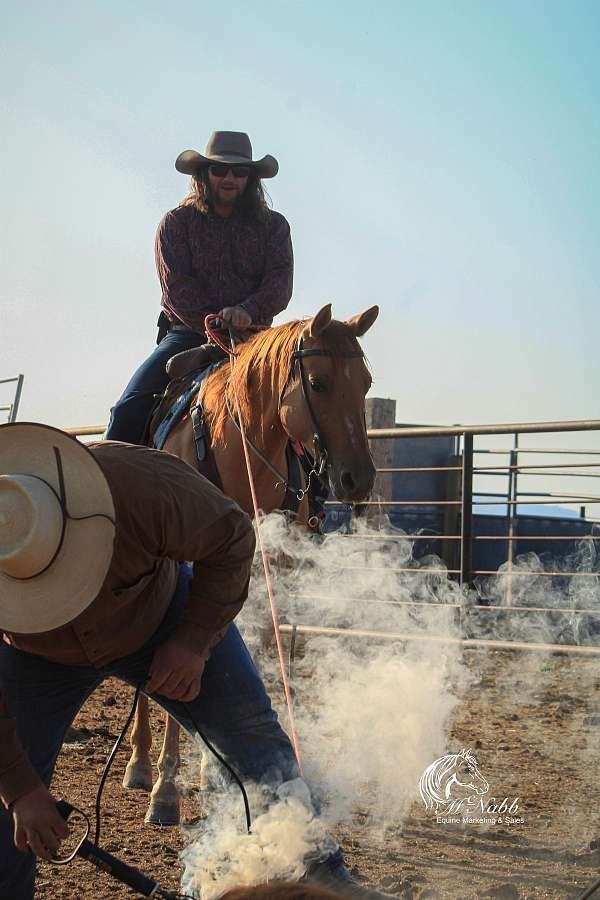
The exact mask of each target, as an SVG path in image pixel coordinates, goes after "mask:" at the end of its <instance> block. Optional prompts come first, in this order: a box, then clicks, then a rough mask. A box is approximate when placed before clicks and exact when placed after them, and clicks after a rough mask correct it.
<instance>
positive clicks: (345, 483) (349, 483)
mask: <svg viewBox="0 0 600 900" xmlns="http://www.w3.org/2000/svg"><path fill="white" fill-rule="evenodd" d="M340 480H341V482H342V487H343V488H344V490H345V491H353V490H354V488H355V487H356V484H355V481H354V478H353V477H352V472H348V471H346V472H342V475H341V479H340Z"/></svg>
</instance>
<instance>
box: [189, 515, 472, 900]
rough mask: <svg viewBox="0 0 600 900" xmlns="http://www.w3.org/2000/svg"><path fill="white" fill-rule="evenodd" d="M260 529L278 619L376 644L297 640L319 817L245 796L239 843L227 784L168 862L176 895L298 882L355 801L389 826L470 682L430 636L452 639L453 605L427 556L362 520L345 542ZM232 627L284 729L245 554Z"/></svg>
mask: <svg viewBox="0 0 600 900" xmlns="http://www.w3.org/2000/svg"><path fill="white" fill-rule="evenodd" d="M261 529H262V535H263V542H264V543H265V544H266V546H267V548H268V551H269V554H270V557H271V559H274V560H275V564H274V565H273V567H272V573H273V579H274V591H275V597H276V603H277V607H278V610H279V614H280V620H281V622H282V623H288V624H298V625H300V624H301V625H304V626H313V627H315V626H316V627H323V626H326V627H329V628H332V627H333V628H342V629H345V630H347V631H356V630H358V631H360V630H361V629H362V630H369V631H376V632H380V633H381V635H382V636H381V637H377V638H376V637H365V636H355V637H352V636H324V635H322V634H299V635H298V639H297V659H296V661H295V665H294V675H293V678H292V686H293V689H294V691H295V698H296V700H295V709H294V715H295V719H296V723H297V727H298V733H299V739H300V750H301V762H302V766H303V773H304V777H305V778H306V780H307V781H308V783H309V784H310V787H311V790H312V791H313V793H314V794H315V795H316V796H318V797H319V798H323V803H322V811H321V816H320V818H319V819H317V818H315V817H314V816H312V815H311V814H310V812H309V811H307V806H306V804H305V803H303V802H301V800H299V799H298V790H297V785H296V786H295V788H294V790H293V791H291V794H285V795H282V796H280V798H279V799H278V801H277V802H276V803H275V804H274V805H272V806H271V807H270V808H269V809H268V810H265V809H263V808H262V806H261V803H260V802H257V798H259V797H260V796H261V794H260V790H259V789H257V790H255V791H253V798H254V804H255V805H254V808H253V809H252V812H253V828H252V835H251V836H250V837H249V836H245V835H244V829H243V827H242V826H243V822H240V810H241V799H240V796H239V791H237V788H234V787H233V788H231V790H228V791H227V793H226V794H225V796H224V795H223V792H222V791H221V792H220V794H219V795H218V796H213V797H212V799H211V804H213V806H214V808H213V809H212V810H211V815H210V816H209V819H208V820H207V823H203V824H202V825H201V826H199V827H198V829H197V830H196V832H195V833H193V834H192V835H190V836H189V837H190V843H189V844H188V846H187V848H186V850H185V852H184V854H183V856H182V859H183V861H184V863H185V873H184V882H183V884H184V887H185V889H186V891H187V892H188V893H190V892H191V890H194V891H195V893H196V894H197V895H198V896H201V897H202V898H203V900H206V898H211V897H215V896H218V895H219V894H220V893H222V892H223V891H224V889H225V887H224V885H232V884H234V883H237V884H240V883H244V884H255V883H259V882H264V881H267V880H272V879H274V878H281V877H288V878H294V877H298V875H299V874H301V873H302V871H303V869H304V865H305V862H304V861H305V859H306V858H308V857H312V858H317V857H321V856H324V855H327V853H328V852H329V851H330V849H331V847H332V842H331V838H330V837H329V832H328V829H331V828H333V826H334V825H336V824H339V823H341V822H344V821H347V820H349V819H351V817H352V815H353V813H354V812H355V811H356V809H357V808H358V806H359V805H360V807H361V809H362V810H363V811H364V808H365V805H366V806H368V809H369V815H370V817H371V824H372V825H373V827H374V828H377V829H378V830H380V829H381V828H383V827H385V824H386V823H393V824H394V825H395V826H398V825H400V824H401V823H402V821H403V819H404V818H405V817H406V815H407V813H408V810H409V808H410V806H411V804H412V802H413V801H414V800H415V798H416V797H417V796H418V782H419V778H420V776H421V774H422V772H423V771H424V769H425V768H426V767H427V766H428V765H429V764H430V763H431V761H432V760H433V759H435V758H436V757H437V756H440V755H442V754H443V753H445V752H446V749H447V748H446V740H447V734H448V729H449V722H450V717H451V715H452V712H453V710H454V708H455V707H456V705H457V704H458V702H459V700H458V695H459V694H460V693H462V691H463V690H464V688H465V686H466V684H467V683H468V680H469V678H470V677H471V676H469V674H468V672H467V670H466V668H465V667H464V666H463V664H462V661H461V648H460V644H459V643H458V641H457V642H456V643H444V642H443V641H440V640H439V638H440V637H442V638H443V637H446V638H451V639H457V638H459V637H460V634H459V630H458V627H457V624H456V623H457V621H458V620H457V618H456V615H455V613H456V610H455V609H454V608H453V605H455V604H456V603H461V602H462V601H463V600H464V599H466V598H465V595H464V593H463V591H462V590H461V589H460V588H459V587H458V586H457V585H456V584H455V583H454V582H451V581H449V579H448V577H447V575H446V571H445V567H444V564H443V563H442V562H441V560H439V559H438V558H436V557H427V558H425V559H421V560H419V561H416V560H414V559H413V557H412V548H411V545H410V543H409V542H408V541H407V540H402V533H401V532H399V531H398V530H396V529H392V528H391V527H388V528H387V529H386V531H385V532H382V531H380V530H376V529H375V528H373V527H371V526H369V524H368V523H365V522H364V521H363V520H359V521H358V523H357V524H356V525H355V530H354V531H353V533H352V534H348V535H345V534H340V533H333V534H329V535H327V536H325V537H324V538H323V539H315V538H314V537H313V536H310V535H308V534H307V533H305V532H304V531H301V530H300V529H298V528H296V527H294V526H291V527H290V526H289V524H288V523H287V521H286V519H285V517H284V516H282V515H281V514H278V513H273V514H271V515H269V516H266V517H264V518H263V519H262V520H261ZM417 572H418V573H419V574H418V575H417V574H416V573H417ZM422 604H427V605H422ZM449 604H452V605H449ZM237 624H238V626H239V627H240V630H241V631H242V634H243V635H244V638H245V640H246V642H247V644H248V646H249V648H250V650H251V653H252V655H253V657H254V658H255V661H256V662H257V665H258V666H259V669H260V671H261V674H262V676H263V678H264V680H265V683H266V685H267V687H268V689H269V691H270V693H271V695H272V699H273V702H274V705H275V707H276V708H277V709H278V712H279V713H280V717H281V721H282V724H283V726H284V728H286V730H287V731H288V733H289V727H288V726H289V722H288V717H287V711H286V710H285V704H284V703H283V702H282V690H281V686H280V682H281V676H280V675H279V666H278V662H277V659H276V657H275V654H274V652H273V647H272V646H269V647H267V645H268V642H269V641H270V640H271V636H272V624H271V619H270V612H269V607H268V601H267V598H266V590H265V582H264V576H263V575H262V569H261V565H260V561H259V560H258V559H257V566H256V572H255V577H254V578H253V580H252V582H251V589H250V595H249V598H248V600H247V602H246V605H245V607H244V610H243V611H242V614H241V615H240V616H239V618H238V620H237ZM427 638H430V640H426V639H427ZM434 638H438V640H435V639H434ZM286 646H289V637H286ZM265 647H267V652H265ZM284 791H285V786H284ZM215 873H217V875H216V876H215ZM215 877H217V880H216V881H215Z"/></svg>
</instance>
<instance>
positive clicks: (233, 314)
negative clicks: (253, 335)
mask: <svg viewBox="0 0 600 900" xmlns="http://www.w3.org/2000/svg"><path fill="white" fill-rule="evenodd" d="M218 316H219V318H220V319H221V321H222V322H226V323H228V324H231V325H251V324H252V316H251V315H250V313H247V312H246V310H245V309H244V307H243V306H225V307H224V308H223V309H222V310H221V312H220V313H218Z"/></svg>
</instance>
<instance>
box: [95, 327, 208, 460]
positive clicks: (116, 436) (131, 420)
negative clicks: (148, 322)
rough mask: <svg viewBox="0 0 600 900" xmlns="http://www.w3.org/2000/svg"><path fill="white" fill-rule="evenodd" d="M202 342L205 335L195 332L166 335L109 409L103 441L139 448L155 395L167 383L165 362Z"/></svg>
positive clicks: (172, 332)
mask: <svg viewBox="0 0 600 900" xmlns="http://www.w3.org/2000/svg"><path fill="white" fill-rule="evenodd" d="M205 342H206V335H204V334H200V333H199V332H196V331H169V332H167V334H166V335H165V336H164V338H163V339H162V341H161V342H160V344H159V345H158V346H157V347H156V349H155V350H154V351H153V352H152V353H151V354H150V356H149V357H148V359H146V360H144V362H143V363H142V364H141V366H140V367H139V368H138V369H137V370H136V371H135V372H134V374H133V375H132V377H131V380H130V382H129V384H128V385H127V387H126V388H125V390H124V391H123V394H122V396H121V398H120V399H119V400H117V402H116V403H115V405H114V406H113V408H112V409H111V411H110V422H109V423H108V429H107V431H106V439H107V440H109V441H126V442H127V443H129V444H141V443H142V439H143V435H144V431H145V428H146V422H147V421H148V417H149V416H150V413H151V412H152V407H153V405H154V398H155V395H156V394H162V393H163V391H164V390H165V388H166V386H167V384H168V383H169V377H168V375H167V373H166V371H165V366H166V365H167V362H168V360H169V359H170V358H171V357H172V356H175V354H176V353H181V352H182V351H183V350H190V349H191V348H192V347H199V346H200V345H201V344H204V343H205Z"/></svg>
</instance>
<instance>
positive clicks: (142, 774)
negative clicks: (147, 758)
mask: <svg viewBox="0 0 600 900" xmlns="http://www.w3.org/2000/svg"><path fill="white" fill-rule="evenodd" d="M123 787H124V788H127V790H129V791H151V790H152V763H149V762H148V763H141V762H131V761H130V762H128V763H127V767H126V769H125V775H124V776H123Z"/></svg>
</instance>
